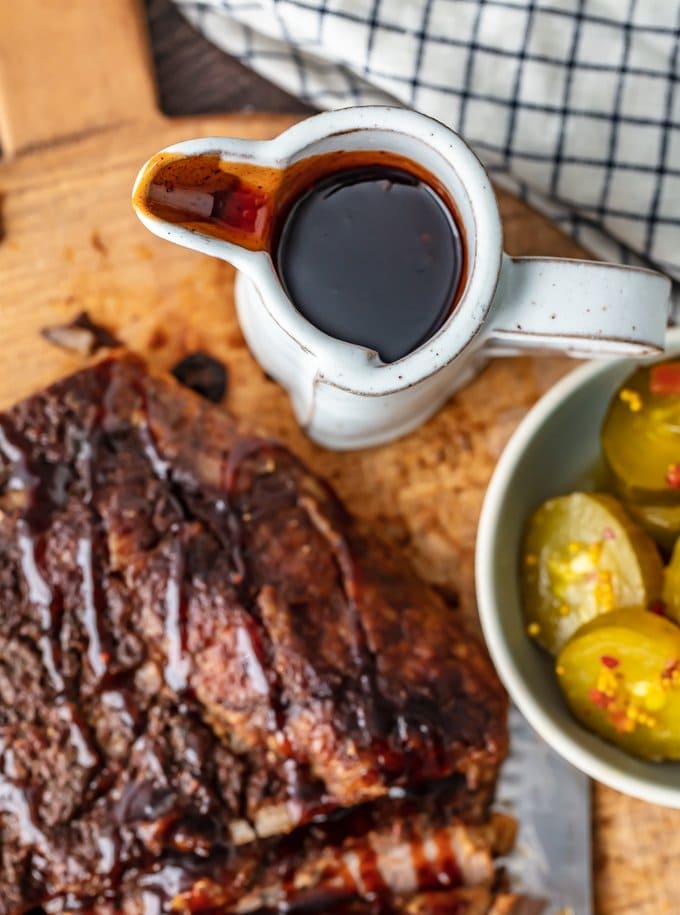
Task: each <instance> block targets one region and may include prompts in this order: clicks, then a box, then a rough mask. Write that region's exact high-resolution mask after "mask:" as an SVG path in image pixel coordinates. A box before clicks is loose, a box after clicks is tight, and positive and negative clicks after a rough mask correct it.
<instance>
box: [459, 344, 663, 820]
mask: <svg viewBox="0 0 680 915" xmlns="http://www.w3.org/2000/svg"><path fill="white" fill-rule="evenodd" d="M679 347H680V328H675V329H672V330H669V332H668V334H667V337H666V352H668V351H669V350H672V349H677V348H679ZM657 358H658V357H657ZM623 361H626V360H623V359H607V360H604V361H596V362H588V363H587V364H586V365H582V366H579V367H578V368H576V369H574V370H573V371H571V372H569V374H568V375H566V376H565V377H564V378H562V379H561V380H560V381H558V382H557V383H556V384H555V385H554V387H552V388H550V389H549V390H548V391H547V392H546V393H545V394H544V395H543V396H542V397H541V398H540V399H539V400H538V401H537V402H536V403H535V404H534V406H533V407H532V408H531V410H530V411H529V412H528V413H527V415H526V416H525V417H524V419H523V420H522V421H521V422H520V424H519V426H518V427H517V429H516V430H515V432H514V433H513V435H512V437H511V438H510V440H509V442H508V443H507V445H506V446H505V449H504V450H503V453H502V454H501V457H500V459H499V461H498V464H497V465H496V469H495V470H494V473H493V476H492V478H491V482H490V483H489V486H488V488H487V491H486V495H485V497H484V503H483V505H482V512H481V515H480V519H479V526H478V530H477V541H476V545H475V582H476V584H475V589H476V593H477V605H478V608H479V616H480V620H481V624H482V630H483V632H484V638H485V640H486V644H487V647H488V649H489V653H490V655H491V658H492V660H493V663H494V664H495V666H496V669H497V671H498V674H499V676H500V678H501V680H502V681H503V684H504V685H505V688H506V689H507V691H508V693H509V695H510V697H511V699H512V700H513V702H514V703H515V705H516V706H517V707H518V708H519V710H520V712H521V713H522V714H523V715H524V717H525V718H526V719H527V721H528V722H529V724H530V725H531V727H532V728H533V729H534V730H535V731H536V732H537V733H538V734H539V735H540V736H541V737H542V738H543V740H545V741H546V743H548V744H549V745H550V746H551V747H552V748H553V749H554V750H555V751H556V752H557V753H559V754H560V756H562V757H564V759H566V760H567V762H570V763H571V764H572V765H573V766H575V767H576V768H577V769H580V770H581V771H582V772H584V773H585V774H586V775H588V776H590V777H591V778H593V779H596V780H597V781H599V782H602V784H604V785H608V786H609V787H610V788H614V789H616V790H617V791H621V792H622V793H624V794H628V795H631V796H632V797H636V798H638V799H640V800H643V801H649V802H651V803H654V804H660V805H662V806H665V807H674V808H680V785H679V786H678V788H669V787H665V786H662V785H659V784H657V783H656V782H654V781H653V780H651V778H648V777H646V776H637V775H630V774H628V773H625V772H622V771H621V770H620V769H619V768H618V767H617V766H616V764H615V763H612V762H607V761H606V760H604V759H602V757H601V756H600V755H599V753H595V752H593V751H591V750H589V749H586V748H585V747H583V746H582V745H581V744H580V743H579V742H578V740H576V739H574V738H572V737H570V736H569V735H568V734H565V733H564V731H563V730H562V728H561V726H560V725H559V724H556V723H555V722H554V721H553V720H552V718H551V717H550V715H549V714H547V713H546V712H544V711H543V710H542V709H541V708H540V706H539V705H538V703H536V701H535V700H534V697H533V694H532V692H531V690H530V689H529V688H528V686H527V685H526V682H525V680H524V677H523V674H522V671H521V670H520V669H519V667H518V666H517V664H516V662H515V659H514V657H513V655H512V652H511V651H510V650H509V648H508V645H507V643H506V641H505V638H504V637H503V634H502V631H501V626H500V612H499V607H498V605H497V602H496V599H495V596H494V590H495V589H494V577H493V569H492V561H493V559H492V556H493V554H492V548H493V542H494V539H495V535H496V530H497V528H498V522H499V511H500V506H501V503H502V501H503V499H504V497H505V493H506V490H507V487H508V483H509V481H510V479H511V477H512V476H513V474H514V472H515V469H516V467H517V464H518V463H519V461H520V460H521V458H522V456H523V454H524V451H525V449H526V447H527V445H528V444H529V442H530V440H531V439H532V438H533V436H534V435H535V433H536V432H537V430H538V429H539V428H540V426H541V425H542V424H543V423H544V421H545V420H546V419H547V417H548V416H550V415H551V414H553V413H555V412H556V411H557V410H558V409H559V408H560V407H561V405H562V403H563V402H564V401H565V400H566V399H567V397H568V396H569V395H570V394H571V393H572V392H573V391H575V390H576V389H577V388H580V387H582V386H584V385H586V384H588V383H589V382H590V381H591V380H592V379H593V378H595V377H596V376H597V375H600V374H602V373H604V372H606V371H608V370H609V369H611V367H612V365H614V364H619V363H621V362H623ZM579 727H580V728H581V729H582V730H583V732H584V733H589V732H587V731H586V729H585V728H583V727H582V726H581V725H580V726H579ZM606 746H607V744H605V743H604V742H603V747H606ZM658 765H663V763H659V764H658ZM678 765H680V763H678Z"/></svg>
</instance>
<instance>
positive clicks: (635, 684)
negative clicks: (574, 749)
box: [555, 608, 680, 760]
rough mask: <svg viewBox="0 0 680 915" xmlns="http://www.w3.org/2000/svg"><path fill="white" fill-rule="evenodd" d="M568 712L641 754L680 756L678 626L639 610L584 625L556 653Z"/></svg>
mask: <svg viewBox="0 0 680 915" xmlns="http://www.w3.org/2000/svg"><path fill="white" fill-rule="evenodd" d="M555 669H556V672H557V678H558V681H559V684H560V687H561V689H562V691H563V693H564V695H565V698H566V700H567V703H568V705H569V707H570V709H571V710H572V712H573V714H574V715H575V716H576V718H578V720H579V721H580V722H581V723H582V724H583V725H585V727H587V728H588V729H589V730H591V731H594V732H595V733H596V734H599V735H600V736H601V737H604V738H605V740H609V741H611V742H612V743H614V744H616V745H617V746H619V747H621V749H623V750H627V751H628V752H630V753H634V754H635V755H636V756H642V757H645V758H648V759H656V760H662V759H680V627H678V626H676V625H675V624H674V623H672V622H670V621H669V620H667V619H664V618H663V617H660V616H656V615H655V614H653V613H649V612H648V611H646V610H644V609H642V608H627V609H624V610H614V611H613V612H612V613H606V614H604V616H600V617H598V618H597V619H596V620H593V621H592V622H590V623H588V624H586V625H585V626H583V627H582V628H581V629H579V631H578V632H577V633H576V634H575V635H574V636H573V638H571V639H570V640H569V641H568V642H567V644H566V645H565V646H564V648H563V649H562V651H561V652H560V655H559V657H558V659H557V664H556V668H555Z"/></svg>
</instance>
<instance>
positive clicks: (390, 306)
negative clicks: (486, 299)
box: [134, 150, 467, 362]
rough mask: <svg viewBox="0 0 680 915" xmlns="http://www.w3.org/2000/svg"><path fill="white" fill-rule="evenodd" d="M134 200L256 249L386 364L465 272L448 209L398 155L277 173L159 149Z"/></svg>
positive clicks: (342, 156) (303, 302)
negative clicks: (163, 151)
mask: <svg viewBox="0 0 680 915" xmlns="http://www.w3.org/2000/svg"><path fill="white" fill-rule="evenodd" d="M134 202H135V206H137V208H138V209H139V210H141V211H143V212H146V213H148V214H150V215H152V216H155V217H157V218H159V219H163V220H166V221H168V222H171V223H175V224H177V225H182V226H184V227H186V228H189V229H191V230H193V231H196V232H199V233H202V234H207V235H211V236H214V237H217V238H221V239H224V240H225V241H229V242H232V243H234V244H237V245H240V246H242V247H245V248H248V249H249V250H254V251H268V252H269V254H270V255H271V256H272V259H273V260H274V262H275V265H276V268H277V270H278V272H279V275H280V278H281V281H282V283H283V286H284V288H285V290H286V292H287V293H288V295H289V297H290V299H291V301H292V302H293V304H294V305H295V306H296V308H297V309H298V310H299V311H300V312H301V313H302V314H303V315H304V316H305V317H306V318H307V319H308V320H309V321H310V322H311V323H312V324H314V325H315V326H316V327H318V328H320V329H321V330H323V331H324V332H325V333H327V334H329V335H330V336H333V337H336V338H338V339H341V340H346V341H348V342H351V343H356V344H358V345H361V346H365V347H368V348H370V349H373V350H376V351H377V352H378V353H379V355H380V357H381V358H382V360H383V361H385V362H394V361H396V360H397V359H400V358H402V357H403V356H405V355H407V354H408V353H410V352H412V351H413V350H414V349H416V348H418V347H419V346H421V345H422V344H423V343H424V342H425V341H426V340H428V339H429V338H430V337H431V336H432V335H433V334H434V333H436V331H437V330H438V329H439V328H440V327H441V326H442V324H443V323H444V321H445V320H446V318H447V317H448V315H449V314H450V313H451V311H452V309H453V308H454V307H455V305H456V302H457V300H458V298H459V297H460V295H461V292H462V289H463V287H464V285H465V278H466V272H467V265H466V253H465V245H464V241H463V237H462V234H461V231H460V229H459V225H458V222H459V221H458V217H457V211H456V207H455V205H454V203H453V201H452V200H451V198H450V196H449V195H448V193H447V192H446V190H445V189H444V187H443V186H442V185H441V183H440V182H439V181H438V180H437V179H436V178H435V177H434V175H432V174H431V173H429V172H428V171H427V170H426V169H424V168H422V166H420V165H418V164H417V163H416V162H413V161H412V160H410V159H407V158H406V157H404V156H400V155H397V154H394V153H389V152H386V151H381V150H357V151H338V152H333V153H327V154H323V155H318V156H311V157H309V158H308V159H303V160H301V161H299V162H296V163H294V164H293V165H291V166H289V167H287V168H285V169H276V168H272V167H266V166H260V165H253V164H252V163H248V162H223V161H221V160H220V158H219V155H217V154H213V155H202V156H182V155H181V154H177V153H161V154H160V155H159V156H157V157H155V158H154V159H153V160H152V161H151V163H150V164H149V167H148V171H147V174H146V176H145V180H143V181H142V182H141V183H140V187H139V189H138V191H137V193H136V196H135V201H134Z"/></svg>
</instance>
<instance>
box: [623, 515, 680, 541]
mask: <svg viewBox="0 0 680 915" xmlns="http://www.w3.org/2000/svg"><path fill="white" fill-rule="evenodd" d="M624 507H625V509H626V511H627V512H628V514H629V515H630V516H631V517H632V518H633V520H634V521H637V523H638V524H639V525H640V526H641V527H643V528H644V529H645V530H646V531H647V533H648V534H649V536H650V537H652V539H653V540H654V541H655V542H656V543H658V544H659V546H660V547H661V548H662V549H664V550H665V551H666V553H670V552H671V550H672V549H673V547H674V546H675V542H676V540H677V539H678V537H680V503H678V504H677V505H653V504H652V505H650V504H648V503H646V502H626V503H624Z"/></svg>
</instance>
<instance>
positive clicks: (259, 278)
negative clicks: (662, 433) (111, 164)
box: [133, 107, 670, 449]
mask: <svg viewBox="0 0 680 915" xmlns="http://www.w3.org/2000/svg"><path fill="white" fill-rule="evenodd" d="M339 150H350V151H351V150H386V151H388V152H390V153H393V154H397V155H401V156H406V157H408V158H409V159H411V160H412V161H413V162H415V163H418V164H419V165H420V166H421V167H423V168H424V169H426V170H427V171H429V172H430V173H431V174H432V175H434V176H435V178H436V179H437V180H438V181H439V182H440V183H441V185H442V186H443V187H444V188H446V190H447V192H448V195H449V196H450V197H451V198H452V200H453V201H454V202H455V205H456V208H457V215H458V217H459V219H460V229H461V231H462V234H463V239H464V244H465V247H466V251H467V258H468V265H469V266H468V271H467V276H466V279H465V285H464V288H463V291H462V293H461V295H460V296H459V299H458V302H457V304H456V307H455V308H454V309H453V311H452V313H451V314H450V316H449V317H448V319H447V320H446V321H445V323H444V324H443V325H442V327H441V328H440V329H439V330H438V331H437V332H436V333H435V334H434V335H433V336H432V337H431V338H430V339H429V340H427V341H426V342H425V343H423V344H422V345H421V346H420V347H418V348H417V349H416V350H414V351H413V352H411V353H409V354H408V355H407V356H404V357H403V358H402V359H399V360H398V361H397V362H392V363H389V364H385V363H383V362H382V361H381V360H380V358H379V357H378V355H377V353H376V352H374V351H373V350H369V349H366V348H364V347H362V346H357V345H355V344H351V343H347V342H345V341H343V340H338V339H335V338H333V337H330V336H328V335H327V334H325V333H324V332H322V331H321V330H319V329H318V328H316V327H315V326H314V325H313V324H311V323H310V322H309V321H307V319H306V318H305V317H304V316H303V315H302V314H301V313H300V312H299V311H298V310H297V309H296V308H295V306H294V305H293V303H292V302H291V301H290V299H289V298H288V296H287V294H286V292H285V290H284V288H283V286H282V284H281V281H280V279H279V276H278V275H277V272H276V270H275V267H274V264H273V262H272V258H271V256H270V254H269V253H268V252H267V251H262V250H260V251H253V250H249V249H248V248H246V247H241V246H239V245H237V244H234V243H231V242H228V241H224V240H223V239H220V238H217V237H214V236H212V235H210V234H207V233H205V232H203V231H201V230H200V228H197V227H196V226H193V227H190V228H188V227H185V226H182V225H178V224H175V223H173V222H168V221H165V220H163V219H159V218H158V217H157V216H153V215H151V214H150V213H149V212H148V211H146V210H145V209H144V208H143V207H141V206H139V204H138V201H139V200H140V199H141V196H142V195H143V191H144V188H145V186H147V185H148V183H149V182H150V180H151V177H152V175H153V170H154V167H155V163H156V162H157V161H158V159H159V157H154V158H153V159H151V160H149V162H148V163H147V164H146V165H145V166H144V167H143V168H142V170H141V171H140V173H139V176H138V178H137V181H136V184H135V189H134V192H133V199H134V200H135V201H137V203H136V209H137V213H138V215H139V217H140V219H141V220H142V222H143V223H144V224H145V225H146V226H147V228H148V229H150V230H151V231H152V232H154V233H155V234H156V235H159V236H161V237H162V238H166V239H169V240H170V241H173V242H175V243H176V244H180V245H184V246H186V247H188V248H193V249H195V250H197V251H201V252H203V253H204V254H210V255H213V256H215V257H219V258H222V259H223V260H226V261H229V262H230V263H232V264H233V265H234V266H235V267H236V268H237V270H238V271H239V273H238V277H237V282H236V305H237V310H238V316H239V320H240V322H241V327H242V329H243V332H244V334H245V337H246V340H247V342H248V345H249V346H250V348H251V350H252V352H253V354H254V355H255V358H256V359H257V360H258V361H259V362H260V364H261V365H262V367H263V368H264V369H265V371H266V372H268V373H269V374H270V375H271V376H272V377H274V378H275V379H276V380H277V381H278V382H280V384H282V385H283V386H284V387H285V388H286V389H287V391H288V392H289V394H290V396H291V399H292V402H293V406H294V409H295V413H296V416H297V418H298V420H299V422H300V424H301V425H302V426H303V427H304V428H305V430H306V431H307V433H308V434H309V435H310V436H311V437H312V438H313V439H314V440H316V441H317V442H319V443H320V444H322V445H325V446H326V447H328V448H337V449H349V448H359V447H364V446H368V445H376V444H379V443H381V442H385V441H388V440H389V439H393V438H396V437H397V436H400V435H403V434H404V433H406V432H408V431H409V430H411V429H413V428H414V427H415V426H417V425H418V424H419V423H422V422H423V421H424V420H425V419H427V417H429V416H430V415H431V414H432V413H434V412H435V411H436V410H437V409H438V407H439V406H440V405H441V404H442V403H443V402H444V400H445V399H446V398H447V397H448V396H449V395H450V394H451V393H452V392H453V391H455V390H456V389H457V388H459V387H460V386H461V385H462V384H465V383H466V382H467V381H469V380H470V378H471V377H472V376H473V375H474V373H475V372H477V371H478V370H479V368H480V367H481V365H482V364H483V363H484V361H485V360H486V358H487V357H488V356H490V355H494V354H497V353H502V354H504V355H506V354H516V353H519V352H521V351H525V350H532V349H533V350H542V351H546V350H557V351H559V352H562V353H568V354H570V355H574V356H602V355H610V354H611V355H633V356H637V355H640V356H642V355H646V354H649V353H652V352H655V351H658V350H660V349H662V348H663V344H664V336H665V329H666V321H667V314H668V308H669V296H670V282H669V281H668V279H666V278H665V277H663V276H662V275H660V274H657V273H654V272H652V271H650V270H643V269H637V268H632V267H625V266H614V265H610V264H603V263H593V262H590V261H578V260H566V259H558V258H545V257H536V258H534V257H520V258H511V257H508V256H507V255H506V254H504V253H503V248H502V231H501V222H500V217H499V212H498V205H497V202H496V198H495V195H494V192H493V188H492V186H491V182H490V180H489V176H488V175H487V174H486V172H485V170H484V168H483V167H482V165H481V163H480V162H479V160H478V159H477V157H476V156H475V154H474V153H473V152H472V151H471V150H470V148H469V147H468V146H467V145H466V144H465V143H464V141H463V140H462V139H461V138H460V137H459V136H458V135H457V134H456V133H454V132H453V131H451V130H450V129H449V128H447V127H445V126H444V125H443V124H441V123H439V122H438V121H435V120H432V119H431V118H428V117H425V116H424V115H421V114H418V113H416V112H414V111H409V110H406V109H401V108H385V107H366V108H346V109H343V110H340V111H330V112H325V113H323V114H319V115H316V116H314V117H311V118H308V119H307V120H304V121H301V122H300V123H299V124H296V125H295V126H294V127H291V128H290V129H289V130H286V131H285V132H284V133H282V134H280V136H278V137H276V138H275V139H273V140H266V141H251V140H239V139H230V138H225V137H206V138H202V139H197V140H189V141H187V142H184V143H178V144H176V145H175V146H171V147H169V148H168V150H165V151H163V154H166V155H167V154H168V153H169V154H172V155H182V156H198V155H215V154H217V155H219V158H220V160H221V167H223V168H224V169H228V168H229V163H245V162H250V163H256V164H260V165H264V166H270V167H273V168H276V169H284V170H285V169H287V168H290V167H291V166H292V165H295V164H297V163H300V162H302V161H303V160H305V159H307V158H308V157H311V156H316V155H319V154H326V153H331V152H335V151H339ZM159 155H161V154H159ZM284 176H285V172H284ZM284 181H285V177H284Z"/></svg>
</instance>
